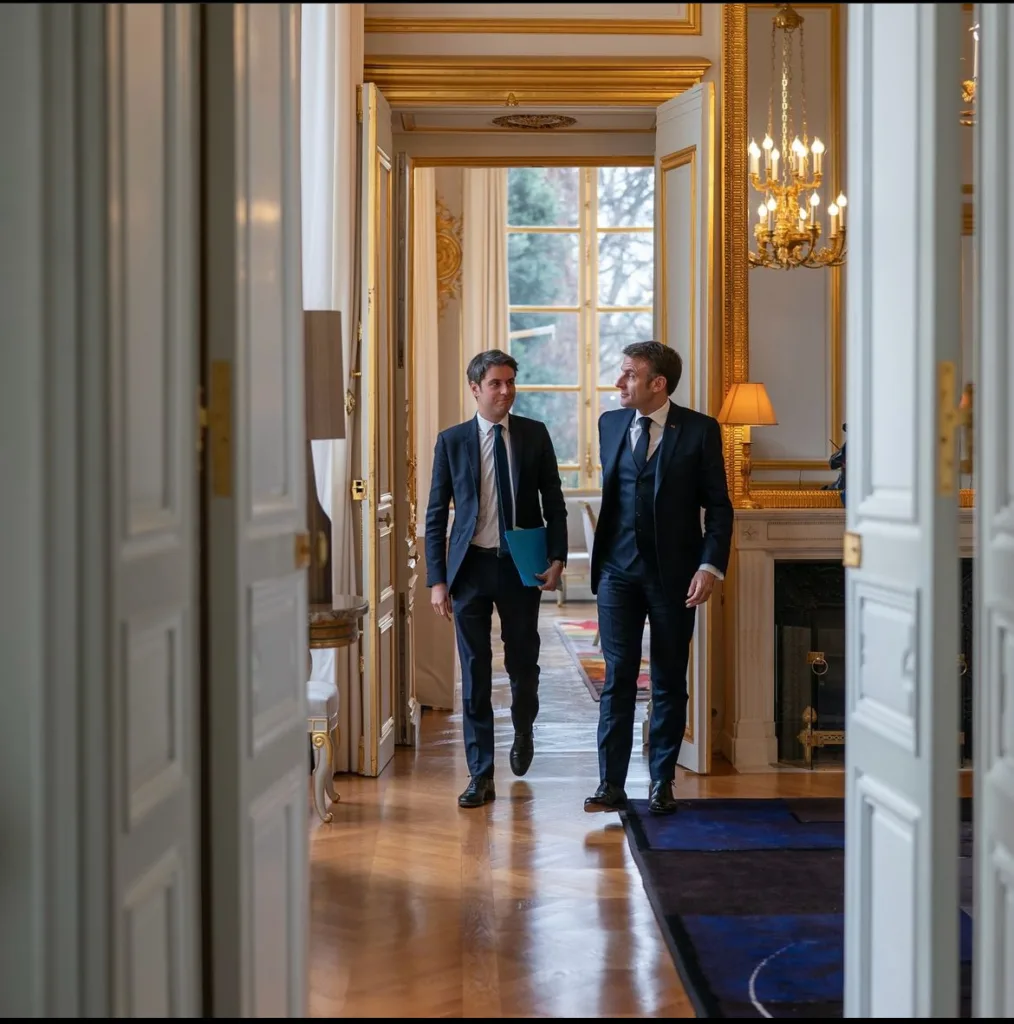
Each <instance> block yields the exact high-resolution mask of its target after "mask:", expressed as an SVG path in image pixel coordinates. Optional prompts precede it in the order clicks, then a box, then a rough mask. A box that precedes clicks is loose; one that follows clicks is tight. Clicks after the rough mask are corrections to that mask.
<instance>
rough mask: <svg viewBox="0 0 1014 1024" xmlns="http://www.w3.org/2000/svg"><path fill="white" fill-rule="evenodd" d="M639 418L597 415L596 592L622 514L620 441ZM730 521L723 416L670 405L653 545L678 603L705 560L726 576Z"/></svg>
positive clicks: (658, 468) (658, 466)
mask: <svg viewBox="0 0 1014 1024" xmlns="http://www.w3.org/2000/svg"><path fill="white" fill-rule="evenodd" d="M635 415H637V414H636V413H635V412H634V410H633V409H615V410H610V411H609V412H605V413H603V414H602V416H601V417H600V418H599V457H600V459H601V462H602V508H601V510H600V511H599V518H598V522H597V523H596V525H595V539H596V542H595V545H594V548H593V550H592V559H591V584H592V593H597V591H598V585H599V579H600V578H601V576H602V562H603V558H604V556H605V551H604V547H605V543H606V541H607V538H609V536H610V534H611V532H612V531H613V530H614V529H615V526H616V520H617V516H618V515H619V510H620V502H619V479H618V472H617V465H618V463H619V458H620V451H621V450H622V446H623V445H625V444H627V445H629V444H630V427H631V425H632V424H633V422H634V416H635ZM702 508H703V509H704V527H703V529H702V528H701V509H702ZM732 523H733V512H732V502H731V501H729V488H728V485H727V483H726V479H725V459H724V457H723V455H722V432H721V428H720V427H719V426H718V421H717V420H716V419H714V418H713V417H711V416H705V415H704V414H703V413H699V412H694V410H693V409H685V408H683V407H682V406H679V405H674V404H672V403H670V405H669V417H668V419H667V421H666V425H665V427H664V428H663V430H662V438H661V440H660V441H659V445H658V454H657V456H656V460H655V548H656V551H657V552H658V572H659V575H660V577H661V578H662V581H663V583H664V584H665V586H666V589H667V590H669V589H670V587H671V589H672V594H671V595H670V596H671V597H672V599H673V600H676V599H678V598H685V597H686V592H687V588H688V587H689V586H690V580H691V578H692V577H693V575H694V573H695V572H697V570H698V569H699V568H700V567H701V566H702V565H705V564H707V565H713V566H714V567H715V568H716V569H718V570H719V572H721V573H725V571H726V570H727V569H728V567H729V549H730V547H731V545H732ZM600 537H601V538H602V542H601V543H600V542H599V538H600Z"/></svg>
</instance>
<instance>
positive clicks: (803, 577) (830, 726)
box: [775, 560, 845, 768]
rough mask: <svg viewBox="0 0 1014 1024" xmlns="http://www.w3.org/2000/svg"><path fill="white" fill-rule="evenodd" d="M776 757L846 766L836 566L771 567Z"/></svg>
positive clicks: (841, 584) (840, 590) (841, 586)
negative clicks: (773, 595)
mask: <svg viewBox="0 0 1014 1024" xmlns="http://www.w3.org/2000/svg"><path fill="white" fill-rule="evenodd" d="M775 735H776V737H777V740H778V760H779V762H781V763H783V764H789V765H794V766H798V767H802V768H822V767H844V764H845V569H844V567H843V566H842V564H841V562H840V561H836V562H831V561H796V560H792V561H776V562H775Z"/></svg>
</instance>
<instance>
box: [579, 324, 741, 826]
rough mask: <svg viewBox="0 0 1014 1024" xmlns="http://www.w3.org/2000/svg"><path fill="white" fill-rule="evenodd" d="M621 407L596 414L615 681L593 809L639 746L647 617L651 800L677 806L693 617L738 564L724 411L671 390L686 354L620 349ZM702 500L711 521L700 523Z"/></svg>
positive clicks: (621, 778) (603, 723) (603, 602)
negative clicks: (637, 709)
mask: <svg viewBox="0 0 1014 1024" xmlns="http://www.w3.org/2000/svg"><path fill="white" fill-rule="evenodd" d="M623 356H624V358H623V365H622V367H621V370H620V376H619V379H618V380H617V382H616V386H617V387H618V388H619V390H620V405H621V406H622V407H623V408H622V409H616V410H611V411H609V412H606V413H603V414H602V416H601V417H600V419H599V454H600V459H601V462H602V474H603V476H602V508H601V510H600V512H599V518H598V524H597V526H596V529H595V544H594V550H593V552H592V562H591V583H592V592H593V593H595V594H596V596H597V600H598V617H599V636H600V639H601V643H602V654H603V656H604V658H605V662H606V681H605V686H604V687H603V690H602V698H601V700H600V702H599V728H598V747H599V780H600V782H599V787H598V789H597V790H596V791H595V793H594V795H593V796H590V797H588V799H587V800H586V801H585V808H586V809H587V810H618V809H619V808H621V807H623V806H624V805H625V804H626V800H627V796H626V792H625V790H624V786H625V784H626V779H627V767H628V765H629V762H630V751H631V747H632V745H633V731H634V703H635V700H636V698H637V677H638V674H639V672H640V667H641V642H642V638H643V635H644V622H645V618H647V620H648V625H649V628H650V634H651V652H650V665H651V692H652V701H651V721H650V723H649V726H648V728H649V738H648V746H649V770H650V773H651V788H650V790H649V804H648V806H649V809H650V810H651V811H652V812H653V813H655V814H669V813H672V812H673V811H674V810H676V798H675V796H674V794H673V780H674V777H675V773H676V760H677V758H678V757H679V751H680V745H681V744H682V742H683V732H684V730H685V728H686V723H687V662H688V660H689V655H690V641H691V639H692V637H693V632H694V618H695V616H696V611H697V608H698V606H699V605H702V604H704V603H705V602H706V601H707V600H708V598H709V597H710V596H711V592H712V590H713V589H714V586H715V580H716V579H723V578H724V573H725V570H726V568H727V567H728V563H729V548H730V545H731V543H732V524H733V513H732V503H731V502H730V501H729V491H728V487H727V485H726V480H725V460H724V458H723V456H722V435H721V431H720V428H719V426H718V421H717V420H715V419H713V418H712V417H710V416H704V415H702V414H701V413H699V412H694V411H693V410H691V409H684V408H682V407H681V406H678V405H676V404H675V403H674V402H673V401H672V400H671V398H670V396H671V395H672V393H673V391H675V390H676V386H677V384H679V381H680V377H681V376H682V373H683V361H682V360H681V359H680V356H679V353H678V352H676V351H675V350H673V349H671V348H669V347H668V346H666V345H662V344H660V343H659V342H656V341H644V342H638V343H637V344H634V345H629V346H627V348H625V349H624V350H623ZM701 509H703V510H704V526H703V529H702V527H701Z"/></svg>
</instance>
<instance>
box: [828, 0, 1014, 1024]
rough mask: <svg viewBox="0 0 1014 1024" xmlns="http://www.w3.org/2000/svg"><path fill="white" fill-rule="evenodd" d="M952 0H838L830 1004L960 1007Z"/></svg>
mask: <svg viewBox="0 0 1014 1024" xmlns="http://www.w3.org/2000/svg"><path fill="white" fill-rule="evenodd" d="M981 22H982V30H981V35H982V38H983V41H984V42H983V52H982V54H981V56H980V69H981V71H980V79H979V97H978V100H977V108H978V119H979V124H978V127H977V129H976V134H977V137H978V140H979V141H978V145H979V153H978V156H977V161H976V163H977V170H976V186H975V204H976V207H977V217H976V229H977V232H978V239H977V244H978V249H979V260H978V266H979V268H980V273H981V279H980V281H979V282H978V289H977V292H978V300H977V304H978V317H977V319H978V324H977V335H978V339H977V340H978V344H977V349H978V357H977V364H976V385H977V391H976V395H977V401H976V409H975V420H976V431H977V435H978V441H977V444H976V446H975V450H976V452H977V453H978V465H977V466H976V477H977V485H978V490H977V495H976V504H977V536H976V562H975V572H976V578H977V594H976V657H975V684H976V689H975V708H976V711H975V714H976V765H975V785H976V799H975V808H974V844H975V850H976V854H975V856H976V862H977V871H976V899H975V904H974V912H973V916H974V942H973V948H974V952H975V957H974V971H975V979H976V980H975V1013H976V1015H977V1016H1006V1015H1008V1014H1010V1013H1011V1012H1014V980H1012V979H1014V911H1012V907H1014V760H1012V756H1014V754H1012V752H1014V712H1012V710H1011V708H1012V701H1011V696H1010V692H1009V691H1010V686H1011V680H1012V679H1014V462H1012V459H1011V451H1012V444H1014V423H1012V417H1011V413H1010V408H1011V403H1010V397H1011V390H1012V385H1014V344H1012V339H1011V330H1010V326H1011V325H1010V312H1009V311H1010V298H1009V293H1010V286H1009V281H1010V273H1011V259H1010V251H1009V239H1010V237H1011V232H1012V229H1014V216H1012V214H1014V208H1012V205H1011V200H1010V196H1009V180H1010V176H1011V160H1010V153H1011V148H1010V139H1011V130H1010V126H1009V121H1010V114H1011V111H1010V109H1009V99H1008V97H1009V96H1010V88H1009V84H1008V83H1009V74H1010V72H1009V71H1008V67H1009V60H1010V56H1011V53H1012V42H1014V34H1012V23H1011V20H1010V16H1009V14H1008V10H1007V7H1006V6H1005V5H997V4H987V5H982V14H981ZM962 28H963V26H962V21H961V5H959V4H938V5H930V4H883V5H872V4H852V5H850V9H849V64H848V111H849V124H848V146H849V152H848V166H849V178H850V180H849V186H850V191H849V211H850V214H851V217H850V223H849V250H850V255H849V263H848V285H847V301H848V325H847V331H848V335H847V338H848V340H847V348H846V354H847V364H848V388H847V392H848V407H849V414H848V423H849V466H848V473H849V489H848V498H849V501H848V512H847V520H848V531H849V535H848V537H847V543H846V548H847V550H848V551H849V552H850V557H849V558H848V559H847V561H846V564H847V565H849V566H850V567H849V568H848V569H847V573H846V593H847V612H846V614H847V620H846V621H847V635H848V644H849V647H848V658H847V674H848V676H847V708H846V714H847V733H848V744H847V748H846V821H847V825H846V852H845V856H846V879H845V907H846V915H845V1015H846V1016H850V1017H883V1016H892V1017H930V1016H935V1017H939V1016H944V1017H955V1016H956V1015H957V1013H958V1005H959V955H960V950H959V946H960V943H959V909H958V901H959V898H958V857H957V853H958V829H959V822H958V789H957V782H958V778H957V775H958V773H957V758H958V750H957V736H958V698H957V693H958V685H959V684H958V669H957V662H958V636H959V628H960V607H959V580H958V557H957V539H958V500H957V494H958V484H957V480H958V466H957V445H956V441H957V432H956V418H955V416H954V413H955V406H956V402H957V399H958V396H959V393H960V388H961V384H962V382H961V381H960V379H959V378H958V374H957V369H956V368H957V367H959V366H960V365H961V363H960V353H959V350H958V345H959V338H960V323H959V310H960V303H961V296H960V281H961V271H960V230H961V225H960V218H961V176H960V175H961V168H960V154H961V150H962V141H963V140H962V138H961V133H962V132H965V131H967V130H968V129H966V128H963V127H961V125H960V123H959V99H960V90H959V88H958V79H959V77H960V68H961V63H960V45H961V43H960V40H961V36H962Z"/></svg>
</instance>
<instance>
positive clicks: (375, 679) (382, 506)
mask: <svg viewBox="0 0 1014 1024" xmlns="http://www.w3.org/2000/svg"><path fill="white" fill-rule="evenodd" d="M362 106H363V120H362V125H361V130H362V140H363V145H362V154H363V168H362V181H363V190H362V197H361V198H362V203H363V209H362V225H363V236H362V240H361V248H360V252H361V258H362V260H363V272H362V281H363V289H364V294H363V297H362V309H363V310H364V311H365V313H364V316H363V345H362V349H361V355H360V359H361V361H362V367H361V368H362V374H363V390H362V394H363V395H364V396H365V406H364V410H363V418H364V425H363V426H364V429H363V453H362V465H363V467H364V468H365V471H366V474H367V477H366V496H365V499H364V500H363V501H362V502H361V505H360V507H361V509H362V516H363V543H362V572H363V586H364V590H365V592H366V595H367V597H368V599H369V602H370V610H369V613H368V615H367V617H366V621H365V623H364V631H363V678H362V684H363V692H362V708H363V723H364V744H365V747H366V750H365V753H366V755H367V756H365V757H364V758H363V759H362V771H363V774H365V775H379V774H380V772H382V771H383V770H384V768H385V767H386V765H387V763H388V762H389V761H390V760H391V757H392V756H393V755H394V745H395V738H396V733H395V721H394V708H395V700H396V685H397V671H396V667H395V666H396V660H395V652H396V650H397V622H396V616H395V610H396V597H395V595H396V590H395V563H396V558H397V551H396V538H397V536H398V532H399V531H398V530H397V529H396V523H395V517H396V502H395V497H394V481H395V469H394V458H395V455H394V436H395V433H394V410H395V398H394V394H395V392H394V383H395V382H394V368H395V358H396V351H395V337H394V328H395V315H396V310H395V304H394V266H395V264H394V221H393V208H392V207H393V197H394V189H395V183H394V177H393V164H392V159H393V158H392V154H393V136H392V132H391V108H390V107H389V106H388V104H387V101H386V100H385V99H384V97H383V96H382V95H381V94H380V92H379V91H378V89H377V87H376V86H374V85H371V84H366V85H364V86H363V93H362Z"/></svg>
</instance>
